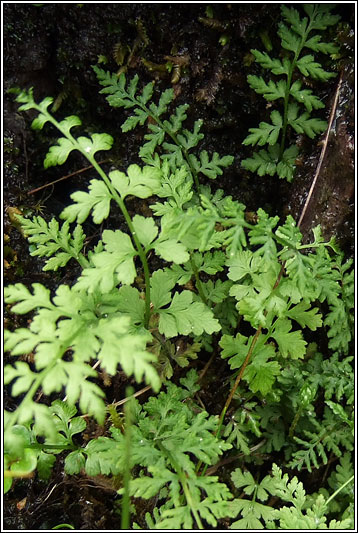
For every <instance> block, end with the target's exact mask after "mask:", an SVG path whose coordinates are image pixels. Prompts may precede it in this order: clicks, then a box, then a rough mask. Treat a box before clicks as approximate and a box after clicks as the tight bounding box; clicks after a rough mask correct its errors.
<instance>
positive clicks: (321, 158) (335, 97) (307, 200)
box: [297, 71, 343, 228]
mask: <svg viewBox="0 0 358 533" xmlns="http://www.w3.org/2000/svg"><path fill="white" fill-rule="evenodd" d="M342 78H343V71H341V75H340V77H339V82H338V85H337V89H336V94H335V95H334V100H333V106H332V110H331V114H330V116H329V122H328V127H327V133H326V136H325V138H324V141H323V143H322V150H321V155H320V157H319V161H318V165H317V168H316V172H315V175H314V178H313V181H312V185H311V188H310V190H309V193H308V195H307V198H306V202H305V205H304V206H303V209H302V213H301V216H300V218H299V221H298V223H297V227H298V228H299V227H300V225H301V224H302V220H303V218H304V216H305V214H306V211H307V207H308V204H309V203H310V201H311V197H312V194H313V190H314V188H315V186H316V183H317V179H318V176H319V173H320V171H321V167H322V163H323V159H324V156H325V154H326V149H327V144H328V137H329V134H330V131H331V127H332V122H333V119H334V115H335V114H336V108H337V103H338V97H339V93H340V90H341V85H342Z"/></svg>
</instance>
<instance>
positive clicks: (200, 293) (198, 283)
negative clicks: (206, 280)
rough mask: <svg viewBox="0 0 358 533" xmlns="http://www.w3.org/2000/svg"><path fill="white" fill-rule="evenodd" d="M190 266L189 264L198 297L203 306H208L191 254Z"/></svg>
mask: <svg viewBox="0 0 358 533" xmlns="http://www.w3.org/2000/svg"><path fill="white" fill-rule="evenodd" d="M190 264H191V268H192V269H193V272H194V276H195V285H196V288H197V290H198V293H199V296H200V298H201V300H202V301H203V303H204V304H205V305H208V300H207V298H206V296H205V294H204V291H203V285H202V283H201V280H200V277H199V271H198V269H197V268H196V264H195V261H194V259H193V256H192V254H190Z"/></svg>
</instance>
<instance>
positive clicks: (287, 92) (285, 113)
mask: <svg viewBox="0 0 358 533" xmlns="http://www.w3.org/2000/svg"><path fill="white" fill-rule="evenodd" d="M312 18H314V15H313V16H312ZM311 23H312V20H311V21H310V22H309V23H308V25H307V29H306V31H305V33H304V35H303V36H302V37H301V42H300V45H299V47H298V48H297V50H296V52H295V55H294V58H293V60H292V62H291V65H290V69H289V71H288V74H287V83H286V89H285V98H284V110H283V125H282V136H281V145H280V155H279V160H281V158H282V155H283V152H284V150H285V141H286V133H287V126H288V102H289V97H290V90H291V82H292V76H293V72H294V70H295V68H296V64H297V60H298V58H299V56H300V53H301V52H302V49H303V47H304V45H305V43H306V41H307V37H308V34H309V33H310V31H311Z"/></svg>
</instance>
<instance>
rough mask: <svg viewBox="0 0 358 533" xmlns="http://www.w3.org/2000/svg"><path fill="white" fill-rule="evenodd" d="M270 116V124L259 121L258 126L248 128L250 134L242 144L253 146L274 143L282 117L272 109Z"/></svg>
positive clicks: (279, 129) (280, 126)
mask: <svg viewBox="0 0 358 533" xmlns="http://www.w3.org/2000/svg"><path fill="white" fill-rule="evenodd" d="M270 117H271V120H272V124H268V123H267V122H260V124H259V127H258V128H249V131H250V132H251V135H248V136H247V137H246V139H244V141H243V142H242V144H244V145H245V146H247V145H250V144H251V145H253V146H254V145H255V144H258V145H259V146H263V145H264V144H270V145H271V146H272V145H274V144H276V143H277V140H278V136H279V134H280V131H281V128H282V117H281V114H280V113H279V112H278V111H272V113H271V115H270Z"/></svg>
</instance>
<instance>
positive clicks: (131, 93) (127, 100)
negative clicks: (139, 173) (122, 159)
mask: <svg viewBox="0 0 358 533" xmlns="http://www.w3.org/2000/svg"><path fill="white" fill-rule="evenodd" d="M93 70H94V71H95V73H96V75H97V78H98V80H99V82H100V84H101V85H103V86H104V89H102V90H101V93H104V94H109V96H107V100H108V103H109V104H110V105H111V106H112V107H124V108H125V109H131V108H133V109H134V115H131V116H130V117H128V118H127V120H126V121H125V122H124V123H123V124H122V131H124V132H126V131H130V130H132V129H134V128H135V127H137V126H138V124H139V125H142V126H143V125H144V124H145V123H146V122H147V121H148V119H151V121H148V128H149V130H150V131H151V133H147V134H146V135H145V136H144V138H145V139H146V141H147V142H146V143H145V144H144V145H143V146H142V147H141V149H140V152H139V155H140V157H141V158H142V160H143V161H144V162H145V163H147V164H149V165H153V166H158V165H160V163H159V156H158V153H156V152H155V150H156V149H157V148H158V147H159V146H161V147H162V148H163V149H164V150H165V152H164V153H162V154H161V156H160V158H161V159H162V160H163V161H167V162H168V164H169V168H170V170H171V171H172V172H175V171H176V170H177V169H178V168H180V167H182V166H184V168H185V169H186V171H187V173H188V174H189V176H190V177H191V182H194V183H195V187H196V189H197V191H199V189H200V187H199V178H198V176H199V174H203V175H205V176H207V177H208V178H210V179H215V178H216V177H217V176H221V175H222V173H223V171H222V168H225V167H227V166H229V165H231V163H232V162H233V159H234V158H233V157H232V156H224V157H220V156H219V154H217V153H216V152H214V154H213V156H212V158H210V157H209V155H208V153H207V151H206V150H203V151H201V152H200V153H199V158H198V157H197V156H196V155H195V154H193V153H190V151H191V150H192V149H193V148H195V147H197V145H198V144H199V142H200V141H201V140H202V139H203V137H204V135H203V133H200V129H201V127H202V125H203V121H202V120H200V119H199V120H196V121H195V123H194V128H193V131H189V130H187V129H185V128H183V122H184V121H185V120H186V118H187V114H186V111H187V109H188V107H189V106H188V104H183V105H179V106H178V107H177V108H176V109H175V112H174V113H173V114H172V115H170V117H169V119H168V120H163V119H162V115H163V114H165V113H166V112H167V110H168V107H169V106H170V104H171V103H172V102H173V99H174V91H173V89H167V90H165V91H164V92H163V93H162V95H161V96H160V98H159V102H158V104H155V103H154V102H153V101H152V102H150V100H151V99H152V96H153V89H154V86H153V83H148V84H147V85H146V86H145V87H144V88H143V90H142V92H141V94H138V81H139V78H138V76H134V78H132V80H131V81H130V82H129V83H128V86H127V87H126V82H127V80H126V77H125V74H123V73H122V74H121V75H120V76H119V77H117V76H116V75H115V74H110V73H109V72H105V71H104V70H103V69H100V68H99V67H97V66H94V67H93ZM149 102H150V103H149ZM153 122H154V123H153ZM166 138H168V139H170V141H171V142H168V141H166V140H165V139H166Z"/></svg>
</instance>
